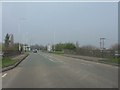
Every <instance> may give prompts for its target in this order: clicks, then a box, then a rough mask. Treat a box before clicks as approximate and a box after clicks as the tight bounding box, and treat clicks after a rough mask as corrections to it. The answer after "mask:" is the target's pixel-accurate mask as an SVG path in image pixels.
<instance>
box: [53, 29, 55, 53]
mask: <svg viewBox="0 0 120 90" xmlns="http://www.w3.org/2000/svg"><path fill="white" fill-rule="evenodd" d="M53 48H54V52H55V30H54V47H53Z"/></svg>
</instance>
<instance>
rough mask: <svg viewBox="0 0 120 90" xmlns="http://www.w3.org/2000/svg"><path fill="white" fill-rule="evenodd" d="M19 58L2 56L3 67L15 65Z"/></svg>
mask: <svg viewBox="0 0 120 90" xmlns="http://www.w3.org/2000/svg"><path fill="white" fill-rule="evenodd" d="M17 61H18V60H12V59H11V58H10V57H4V58H2V68H4V67H8V66H11V65H14V64H15V63H16V62H17Z"/></svg>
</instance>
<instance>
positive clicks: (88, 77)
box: [2, 52, 118, 88]
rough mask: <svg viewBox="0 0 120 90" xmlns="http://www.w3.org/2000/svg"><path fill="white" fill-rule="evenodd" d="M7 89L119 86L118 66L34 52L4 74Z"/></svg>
mask: <svg viewBox="0 0 120 90" xmlns="http://www.w3.org/2000/svg"><path fill="white" fill-rule="evenodd" d="M2 87H3V88H118V67H116V66H111V65H106V64H100V63H96V62H91V61H85V60H82V59H75V58H70V57H65V56H61V55H55V54H48V53H43V52H39V53H31V54H30V55H29V56H28V57H27V58H26V59H25V60H24V61H23V62H22V63H21V64H19V65H18V66H17V67H16V68H14V69H12V70H10V71H6V72H4V73H2Z"/></svg>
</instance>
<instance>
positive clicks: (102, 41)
mask: <svg viewBox="0 0 120 90" xmlns="http://www.w3.org/2000/svg"><path fill="white" fill-rule="evenodd" d="M105 39H106V38H100V50H101V53H102V58H103V52H104V49H105V48H104V45H105V42H104V40H105Z"/></svg>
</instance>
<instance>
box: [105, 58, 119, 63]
mask: <svg viewBox="0 0 120 90" xmlns="http://www.w3.org/2000/svg"><path fill="white" fill-rule="evenodd" d="M103 61H104V62H108V63H116V64H117V63H120V58H109V59H108V60H103Z"/></svg>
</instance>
